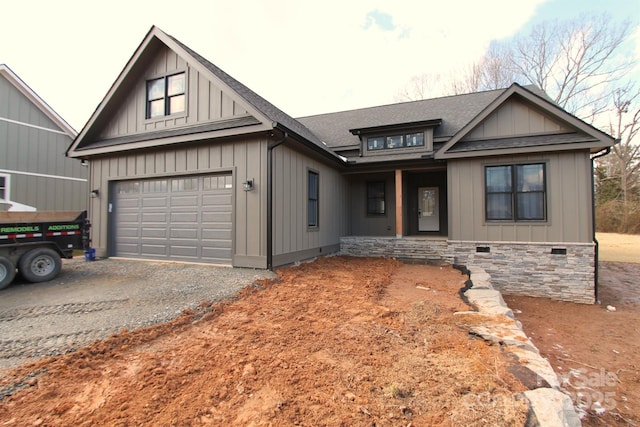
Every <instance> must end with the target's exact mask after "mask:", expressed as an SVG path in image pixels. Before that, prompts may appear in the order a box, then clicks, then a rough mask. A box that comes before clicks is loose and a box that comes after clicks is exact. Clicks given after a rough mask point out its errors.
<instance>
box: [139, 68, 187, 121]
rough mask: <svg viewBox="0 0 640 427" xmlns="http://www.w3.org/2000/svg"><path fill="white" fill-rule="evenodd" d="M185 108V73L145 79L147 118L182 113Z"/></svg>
mask: <svg viewBox="0 0 640 427" xmlns="http://www.w3.org/2000/svg"><path fill="white" fill-rule="evenodd" d="M185 108H186V80H185V73H178V74H172V75H170V76H165V77H161V78H159V79H153V80H148V81H147V118H148V119H153V118H155V117H162V116H170V115H171V114H177V113H183V112H184V111H185Z"/></svg>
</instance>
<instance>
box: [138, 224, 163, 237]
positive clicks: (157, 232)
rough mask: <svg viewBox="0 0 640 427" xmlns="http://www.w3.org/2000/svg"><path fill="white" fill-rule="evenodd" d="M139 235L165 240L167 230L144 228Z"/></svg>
mask: <svg viewBox="0 0 640 427" xmlns="http://www.w3.org/2000/svg"><path fill="white" fill-rule="evenodd" d="M140 235H141V236H142V237H152V238H165V237H167V229H166V228H151V227H145V228H143V229H142V232H141V233H140Z"/></svg>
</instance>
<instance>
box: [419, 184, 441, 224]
mask: <svg viewBox="0 0 640 427" xmlns="http://www.w3.org/2000/svg"><path fill="white" fill-rule="evenodd" d="M438 199H439V198H438V187H420V188H418V231H440V203H439V200H438Z"/></svg>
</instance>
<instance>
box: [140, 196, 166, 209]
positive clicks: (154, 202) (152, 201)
mask: <svg viewBox="0 0 640 427" xmlns="http://www.w3.org/2000/svg"><path fill="white" fill-rule="evenodd" d="M142 206H143V207H145V208H166V207H167V206H169V201H168V199H167V196H162V197H145V198H144V199H142Z"/></svg>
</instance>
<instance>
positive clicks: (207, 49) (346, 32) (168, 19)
mask: <svg viewBox="0 0 640 427" xmlns="http://www.w3.org/2000/svg"><path fill="white" fill-rule="evenodd" d="M542 1H543V0H526V1H521V2H518V6H517V7H514V6H513V2H512V1H510V0H487V1H484V2H476V1H469V2H467V1H462V0H458V1H453V0H451V1H448V2H415V1H394V2H389V1H384V0H376V1H367V0H355V1H341V2H338V1H334V0H332V1H325V2H314V3H310V2H299V1H296V0H280V1H277V2H263V1H258V0H249V1H242V2H227V1H225V2H222V1H210V2H209V1H195V0H185V1H183V2H180V3H175V2H173V1H172V2H169V1H164V0H163V1H153V2H149V1H123V0H112V1H110V2H102V3H97V4H96V3H93V2H92V3H91V6H90V7H88V6H87V4H88V3H86V2H81V1H58V2H51V1H48V0H43V1H32V2H13V3H11V5H9V6H7V5H5V7H4V10H3V12H4V11H6V10H7V7H8V14H9V15H10V16H13V17H14V19H9V20H7V21H5V22H3V26H2V27H0V38H1V39H2V40H5V41H6V40H13V43H11V44H10V45H9V44H7V43H3V45H2V47H0V63H2V62H6V63H7V64H8V65H9V66H10V67H12V69H13V70H14V71H15V72H16V73H17V74H18V75H20V76H21V77H22V78H23V79H24V80H25V82H26V83H27V84H29V85H31V87H32V88H33V89H34V90H35V91H36V92H37V93H38V94H39V95H40V96H42V97H43V98H44V99H45V100H46V101H47V102H48V103H49V104H50V105H51V106H52V107H53V108H54V109H55V110H56V111H57V112H58V113H59V114H61V115H62V116H63V117H64V118H65V119H66V120H67V121H69V122H70V124H71V125H72V126H74V127H76V128H78V130H79V128H80V127H81V126H82V125H83V124H84V122H85V121H86V120H87V119H88V118H89V116H90V115H91V113H92V112H93V110H94V109H95V107H96V106H97V104H98V103H99V102H100V100H101V99H102V97H103V96H104V95H105V93H106V92H107V90H108V89H109V87H110V85H111V84H112V83H113V81H114V80H115V79H116V77H117V75H118V73H119V72H120V71H121V70H122V68H123V67H124V65H125V63H126V62H127V60H128V59H129V58H130V56H131V54H132V53H133V51H134V50H135V48H136V47H137V46H138V44H139V43H140V41H141V40H142V38H143V37H144V35H145V34H146V32H147V31H148V29H149V28H150V27H151V25H153V24H155V25H158V26H159V27H160V28H162V29H163V30H164V31H166V32H168V33H169V34H171V35H173V36H174V37H176V38H178V39H179V40H181V41H182V42H184V43H185V44H187V45H188V46H190V47H191V48H193V49H194V50H196V51H197V52H199V53H200V54H202V55H203V56H205V57H206V58H207V59H209V60H210V61H211V62H213V63H214V64H216V65H218V66H219V67H221V68H222V69H224V70H225V71H227V72H228V73H229V74H231V75H232V76H234V77H236V78H237V79H238V80H240V81H241V82H243V83H245V84H246V85H247V86H249V87H250V88H252V89H253V90H255V91H256V92H257V93H259V94H260V95H262V96H263V97H265V98H266V99H268V100H269V101H271V102H273V103H274V104H275V105H277V106H278V107H280V108H282V109H283V110H284V111H286V112H287V113H289V114H291V115H293V116H301V115H308V114H315V113H322V112H329V111H337V110H344V109H349V108H356V107H364V106H369V105H375V104H381V103H389V102H393V97H394V95H395V94H396V92H397V90H398V89H399V88H400V87H401V86H402V85H403V84H404V83H406V82H407V81H409V80H410V78H411V77H412V76H414V75H417V74H421V73H424V72H447V70H451V69H455V68H456V67H460V66H461V64H466V63H468V62H470V61H472V60H474V59H476V58H477V57H479V56H481V55H482V54H483V52H484V50H485V49H486V47H487V46H488V44H489V42H490V40H491V39H494V38H502V37H506V36H509V35H511V34H513V33H514V32H515V31H517V30H518V28H520V27H521V26H522V25H523V24H524V23H525V22H526V21H527V20H528V19H529V18H530V17H531V15H532V14H533V12H534V10H535V7H536V5H537V4H539V3H541V2H542ZM495 11H500V13H496V12H495ZM27 17H28V18H27ZM368 19H369V21H368ZM372 20H373V21H372ZM368 22H369V25H367V23H368ZM373 24H375V25H373Z"/></svg>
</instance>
